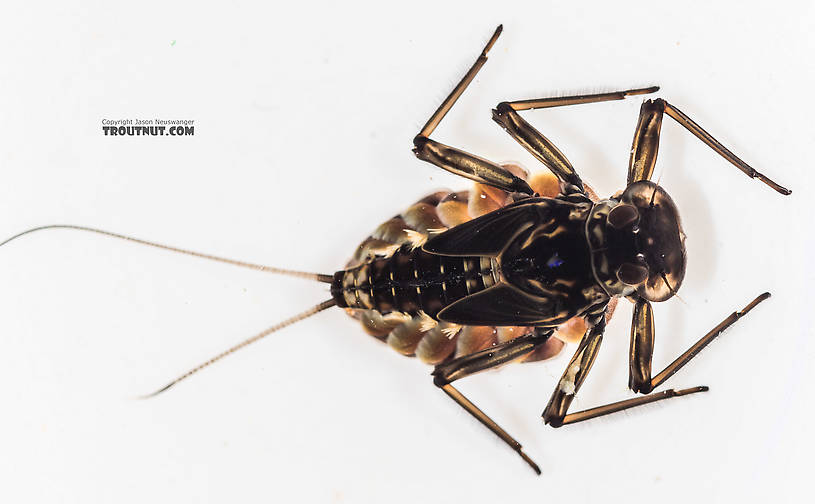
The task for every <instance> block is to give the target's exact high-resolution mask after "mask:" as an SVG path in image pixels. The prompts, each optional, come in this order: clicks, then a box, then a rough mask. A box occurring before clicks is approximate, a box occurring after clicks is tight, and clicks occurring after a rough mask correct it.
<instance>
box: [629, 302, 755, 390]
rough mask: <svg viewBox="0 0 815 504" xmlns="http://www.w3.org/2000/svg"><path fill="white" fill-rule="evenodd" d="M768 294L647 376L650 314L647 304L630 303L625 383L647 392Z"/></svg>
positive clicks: (651, 326) (651, 330) (651, 341)
mask: <svg viewBox="0 0 815 504" xmlns="http://www.w3.org/2000/svg"><path fill="white" fill-rule="evenodd" d="M769 297H770V293H769V292H765V293H763V294H761V295H760V296H758V297H756V298H755V299H753V300H752V301H751V302H750V304H748V305H747V306H745V307H744V308H742V309H741V310H740V311H736V312H733V313H731V314H730V315H729V316H728V317H727V318H725V319H724V320H723V321H721V322H720V323H719V324H718V325H717V326H716V327H714V328H713V329H711V330H710V332H708V333H707V334H705V335H704V336H702V338H701V339H700V340H699V341H697V342H696V343H694V344H693V346H691V347H690V348H689V349H688V350H687V351H686V352H685V353H683V354H682V355H680V356H679V357H677V358H676V360H674V361H673V362H672V363H671V364H669V365H668V366H667V367H666V368H665V369H663V370H662V371H661V372H660V373H659V374H657V375H656V376H655V377H654V378H653V379H652V378H651V355H652V353H653V347H654V315H653V310H652V309H651V304H650V303H649V302H648V301H646V300H644V299H639V300H637V303H636V305H635V306H634V320H633V322H632V326H631V352H630V355H629V378H628V386H629V388H631V390H633V391H634V392H640V393H643V394H647V393H649V392H651V391H652V390H654V389H655V388H657V387H658V386H660V385H661V384H662V383H663V382H664V381H665V380H667V379H668V378H670V377H671V376H673V375H674V373H676V372H677V371H679V370H680V369H682V367H683V366H684V365H685V364H687V363H688V362H690V360H691V359H693V358H694V357H696V355H697V354H698V353H699V352H701V351H702V349H703V348H705V347H706V346H707V345H708V343H710V342H711V341H713V340H714V339H715V338H716V337H717V336H718V335H720V334H721V333H722V332H724V330H725V329H727V328H728V327H730V326H731V325H733V324H734V323H736V321H737V320H739V319H740V318H741V317H743V316H744V315H746V314H747V313H748V312H749V311H750V310H752V309H753V308H754V307H755V306H756V305H757V304H759V303H760V302H762V301H764V300H765V299H767V298H769Z"/></svg>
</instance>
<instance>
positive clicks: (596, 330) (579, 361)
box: [543, 313, 708, 427]
mask: <svg viewBox="0 0 815 504" xmlns="http://www.w3.org/2000/svg"><path fill="white" fill-rule="evenodd" d="M587 322H589V324H594V325H593V326H592V327H591V328H590V329H589V330H587V331H586V335H585V336H583V340H582V341H581V342H580V346H579V347H578V348H577V351H576V352H575V354H574V357H572V360H571V361H570V362H569V366H568V367H567V368H566V371H565V372H564V373H563V377H561V379H560V381H559V382H558V386H557V388H556V389H555V391H554V393H553V394H552V398H551V399H549V404H547V405H546V409H545V410H544V411H543V421H544V422H545V423H547V424H549V425H551V426H552V427H560V426H562V425H567V424H573V423H577V422H582V421H584V420H589V419H591V418H596V417H599V416H603V415H608V414H609V413H615V412H617V411H622V410H626V409H629V408H633V407H635V406H641V405H643V404H648V403H652V402H654V401H661V400H663V399H669V398H671V397H679V396H683V395H688V394H693V393H695V392H704V391H706V390H708V389H707V387H704V386H703V387H693V388H688V389H683V390H666V391H665V392H662V393H659V394H652V395H648V396H644V397H637V398H634V399H627V400H625V401H619V402H615V403H610V404H605V405H603V406H598V407H596V408H591V409H587V410H583V411H578V412H577V413H568V411H569V406H570V405H571V403H572V400H573V399H574V395H575V393H577V391H578V390H579V389H580V386H581V385H582V384H583V382H584V381H585V379H586V376H587V375H588V373H589V370H590V369H591V366H592V364H594V359H595V357H597V351H598V350H599V349H600V342H601V341H602V340H603V331H604V330H605V326H606V322H605V317H604V316H603V314H602V313H601V314H599V316H598V315H593V316H591V317H590V319H589V320H587Z"/></svg>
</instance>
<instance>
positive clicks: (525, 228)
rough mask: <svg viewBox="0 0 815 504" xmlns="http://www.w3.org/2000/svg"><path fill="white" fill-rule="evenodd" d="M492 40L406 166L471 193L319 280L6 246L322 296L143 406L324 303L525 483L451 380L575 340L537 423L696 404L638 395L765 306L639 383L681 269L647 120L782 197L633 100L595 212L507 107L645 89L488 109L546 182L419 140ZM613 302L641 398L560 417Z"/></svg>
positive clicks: (376, 236)
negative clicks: (220, 274)
mask: <svg viewBox="0 0 815 504" xmlns="http://www.w3.org/2000/svg"><path fill="white" fill-rule="evenodd" d="M500 33H501V27H500V26H499V27H498V29H497V30H496V31H495V33H494V34H493V36H492V38H490V40H489V42H488V43H487V45H486V47H485V48H484V50H483V51H482V53H481V55H480V56H479V57H478V59H477V60H476V62H475V64H474V65H473V66H472V67H471V68H470V70H469V71H468V72H467V74H466V75H465V76H464V78H463V79H462V80H461V82H459V84H458V85H457V86H456V87H455V89H454V90H453V91H452V93H450V95H449V96H448V97H447V99H446V100H445V101H444V102H443V103H442V104H441V106H440V107H439V108H438V109H437V110H436V112H435V113H434V114H433V115H432V116H431V118H430V119H429V120H428V121H427V124H426V125H425V126H424V127H423V128H422V130H421V131H420V132H419V134H418V135H417V136H416V138H415V139H414V141H413V143H414V152H415V154H416V156H417V157H418V158H419V159H422V160H424V161H428V162H430V163H432V164H434V165H436V166H439V167H441V168H443V169H445V170H447V171H450V172H452V173H455V174H458V175H461V176H463V177H466V178H468V179H471V180H474V181H475V182H477V184H476V188H475V189H474V190H473V191H472V192H470V193H467V192H460V193H450V192H441V193H436V194H434V195H431V196H429V197H427V198H425V199H423V200H421V201H419V202H418V203H416V204H415V205H413V206H412V207H410V208H409V209H408V210H407V211H406V212H404V213H403V214H401V215H399V216H397V217H395V218H393V219H391V220H389V221H387V222H385V223H384V224H382V225H381V226H380V227H379V228H377V230H376V231H375V232H374V233H373V234H372V235H371V236H370V237H369V238H368V239H366V240H365V241H364V242H363V243H362V245H360V247H359V249H358V250H357V252H356V254H355V256H354V257H353V258H352V260H351V262H350V263H349V264H348V265H347V266H346V268H345V269H343V270H340V271H338V272H336V273H335V274H334V275H324V274H312V273H302V272H295V271H290V270H283V269H279V268H272V267H267V266H260V265H255V264H249V263H244V262H240V261H233V260H230V259H224V258H219V257H214V256H210V255H206V254H200V253H197V252H191V251H188V250H182V249H177V248H174V247H168V246H165V245H159V244H156V243H152V242H147V241H144V240H139V239H135V238H131V237H127V236H123V235H118V234H115V233H109V232H106V231H100V230H97V229H91V228H86V227H81V226H69V225H54V226H43V227H41V228H35V229H32V230H28V231H25V232H23V233H20V234H19V235H17V236H21V235H23V234H27V233H30V232H32V231H36V230H40V229H48V228H71V229H80V230H85V231H92V232H96V233H102V234H106V235H108V236H114V237H117V238H123V239H127V240H130V241H135V242H138V243H142V244H146V245H151V246H156V247H160V248H164V249H169V250H173V251H176V252H182V253H186V254H191V255H195V256H198V257H203V258H207V259H213V260H217V261H222V262H228V263H231V264H236V265H239V266H245V267H250V268H254V269H258V270H262V271H267V272H272V273H281V274H289V275H294V276H300V277H305V278H310V279H313V280H317V281H321V282H325V283H329V284H330V285H331V299H329V300H327V301H325V302H323V303H321V304H319V305H317V306H315V307H313V308H312V309H310V310H308V311H306V312H303V313H301V314H299V315H297V316H295V317H292V318H291V319H288V320H286V321H284V322H282V323H280V324H277V325H275V326H273V327H271V328H269V329H267V330H265V331H263V332H261V333H260V334H258V335H256V336H253V337H252V338H249V339H248V340H245V341H243V342H242V343H240V344H238V345H236V346H234V347H232V348H230V349H229V350H227V351H225V352H223V353H221V354H219V355H217V356H215V357H214V358H212V359H210V360H209V361H207V362H205V363H203V364H202V365H200V366H198V367H197V368H194V369H192V370H190V371H188V372H187V373H185V374H184V375H182V376H180V377H179V378H177V379H176V380H174V381H172V382H171V383H169V384H168V385H167V386H165V387H164V388H162V389H160V390H159V391H157V392H155V393H154V394H151V395H155V394H157V393H160V392H162V391H164V390H167V389H168V388H170V387H171V386H173V385H174V384H176V383H178V382H179V381H181V380H183V379H185V378H186V377H188V376H190V375H191V374H193V373H195V372H197V371H199V370H200V369H202V368H203V367H206V366H208V365H209V364H212V363H213V362H215V361H217V360H219V359H221V358H223V357H225V356H226V355H228V354H230V353H232V352H234V351H235V350H238V349H240V348H242V347H244V346H246V345H248V344H250V343H253V342H254V341H257V340H259V339H261V338H263V337H265V336H267V335H268V334H271V333H272V332H275V331H277V330H278V329H281V328H282V327H285V326H287V325H290V324H292V323H294V322H297V321H299V320H302V319H303V318H306V317H308V316H310V315H313V314H315V313H318V312H320V311H322V310H325V309H327V308H329V307H332V306H338V307H341V308H345V309H346V310H348V311H349V312H350V313H351V314H352V315H353V316H355V317H356V318H358V319H359V320H360V322H361V323H362V325H363V327H364V328H365V329H366V330H367V331H368V332H369V333H371V334H373V335H375V336H377V337H379V338H380V339H382V340H384V341H387V342H388V344H389V345H390V346H392V347H394V348H395V349H397V350H398V351H400V352H401V353H404V354H407V355H417V356H419V357H420V358H421V359H422V360H424V361H426V362H428V363H431V364H433V365H435V369H434V370H433V373H432V374H433V377H434V379H433V382H434V384H435V385H436V386H437V387H439V388H441V389H442V390H443V391H444V392H445V393H446V394H447V395H449V396H450V397H451V398H452V399H453V400H454V401H455V402H456V403H458V404H459V405H460V406H461V407H463V408H464V409H465V410H467V411H468V412H469V413H470V414H472V415H473V416H474V417H475V418H477V419H478V420H479V421H480V422H482V423H483V424H484V425H485V426H486V427H487V428H489V429H490V430H491V431H492V432H493V433H495V434H496V435H497V436H498V437H500V438H501V439H502V440H503V441H504V442H505V443H507V444H508V445H509V446H510V447H511V448H512V449H514V450H515V451H517V452H518V454H519V455H520V456H521V457H523V459H524V460H525V461H526V462H527V463H528V464H529V465H530V466H531V467H532V468H533V469H534V470H535V471H536V472H537V473H540V469H539V468H538V466H537V465H536V464H535V463H534V462H533V461H532V460H531V459H530V458H529V457H528V456H527V455H526V454H525V453H524V452H523V450H522V449H521V444H520V443H518V442H517V441H516V440H515V439H514V438H513V437H512V436H510V435H509V434H508V433H507V432H506V431H504V430H503V429H502V428H501V427H500V426H498V424H496V423H495V422H494V421H493V420H492V419H491V418H490V417H489V416H487V415H486V414H485V413H484V412H482V411H481V410H480V409H478V407H476V406H475V405H474V404H473V403H472V402H470V401H469V400H468V399H467V398H466V397H464V395H462V394H461V393H460V392H459V391H458V390H457V389H455V388H454V387H453V386H452V384H451V383H452V382H453V381H455V380H458V379H460V378H464V377H465V376H469V375H471V374H473V373H476V372H478V371H482V370H485V369H490V368H494V367H496V366H500V365H502V364H505V363H508V362H512V361H521V360H523V361H534V360H541V359H545V358H548V357H551V356H553V355H555V354H557V353H558V352H559V350H560V349H561V347H562V346H563V342H562V341H571V340H575V341H579V344H578V347H577V350H576V351H575V354H574V356H573V357H572V359H571V361H570V362H569V365H568V367H567V369H566V371H565V372H564V373H563V376H562V377H561V379H560V381H559V382H558V384H557V386H556V387H555V390H554V392H553V394H552V396H551V399H550V400H549V403H548V404H547V405H546V408H545V409H544V411H543V419H544V421H545V422H546V423H547V424H549V425H551V426H553V427H560V426H562V425H565V424H570V423H575V422H580V421H583V420H587V419H590V418H595V417H598V416H602V415H606V414H609V413H613V412H616V411H621V410H624V409H628V408H631V407H634V406H638V405H641V404H647V403H650V402H653V401H658V400H662V399H667V398H670V397H677V396H682V395H686V394H691V393H695V392H702V391H705V390H707V387H704V386H698V387H692V388H686V389H682V390H666V391H663V392H661V393H654V394H651V392H652V390H654V389H655V388H656V387H658V386H659V385H661V384H662V383H663V382H664V381H665V380H667V379H668V378H669V377H670V376H672V375H673V374H674V373H676V372H677V371H678V370H679V369H681V368H682V367H683V366H684V365H685V364H687V363H688V362H689V361H690V360H691V359H692V358H693V357H694V356H696V354H697V353H698V352H699V351H700V350H701V349H702V348H704V347H705V346H706V345H707V344H708V343H710V342H711V341H712V340H713V339H714V338H715V337H716V336H718V335H719V334H720V333H721V332H722V331H724V330H725V329H726V328H728V327H729V326H730V325H732V324H733V323H735V322H736V321H737V320H738V319H739V318H740V317H742V316H743V315H745V314H746V313H747V312H749V311H750V310H751V309H752V308H753V307H755V306H756V305H757V304H758V303H760V302H761V301H763V300H765V299H767V298H768V297H769V296H770V294H769V293H763V294H761V295H759V296H758V297H756V298H755V299H754V300H753V301H751V302H750V303H749V304H748V305H747V306H746V307H744V308H743V309H742V310H740V311H736V312H734V313H732V314H731V315H729V316H728V317H727V318H725V319H724V320H723V321H722V322H721V323H720V324H719V325H717V326H716V327H714V328H713V329H712V330H711V331H710V332H709V333H707V334H706V335H705V336H703V337H702V338H701V339H700V340H699V341H698V342H697V343H695V344H694V345H693V346H691V348H689V349H688V350H687V351H686V352H685V353H683V354H682V355H680V356H679V357H678V358H677V359H676V360H675V361H674V362H673V363H671V364H670V365H668V366H667V367H666V368H665V369H664V370H662V371H661V372H659V373H658V374H657V375H656V376H653V377H652V372H651V357H652V353H653V344H654V321H653V311H652V308H651V303H652V302H660V301H665V300H667V299H670V298H671V297H673V296H674V295H675V294H676V292H677V291H678V290H679V287H680V286H681V284H682V279H683V277H684V275H685V264H686V253H685V245H684V241H685V235H684V233H683V231H682V226H681V223H680V219H679V213H678V210H677V207H676V205H675V204H674V202H673V200H672V199H671V197H670V196H669V195H668V193H667V192H666V191H665V190H664V189H663V188H662V187H660V186H659V185H657V184H655V183H654V182H652V181H651V180H650V178H651V176H652V174H653V171H654V164H655V162H656V157H657V150H658V146H659V134H660V128H661V124H662V117H663V115H664V114H667V115H669V116H670V117H672V118H673V119H675V120H676V121H677V122H678V123H679V124H680V125H682V126H683V127H684V128H686V129H687V130H688V131H690V132H691V133H693V134H694V135H695V136H696V137H698V138H699V139H700V140H702V141H703V142H705V143H706V144H707V145H709V146H710V147H711V148H712V149H713V150H714V151H716V152H717V153H718V154H719V155H721V156H722V157H724V158H725V159H727V160H728V161H729V162H731V163H732V164H734V165H735V166H736V167H737V168H739V169H740V170H742V171H743V172H744V173H745V174H747V175H748V176H750V177H752V178H758V179H759V180H761V181H762V182H764V183H765V184H767V185H769V186H770V187H772V188H773V189H775V190H776V191H778V192H779V193H781V194H785V195H786V194H790V191H789V190H787V189H785V188H784V187H782V186H780V185H778V184H776V183H775V182H773V181H772V180H770V179H768V178H767V177H765V176H764V175H762V174H761V173H759V172H757V171H756V170H754V169H753V168H751V167H750V166H748V165H747V164H746V163H744V162H743V161H742V160H741V159H739V158H738V157H736V156H735V155H734V154H733V153H732V152H730V151H729V150H727V149H726V148H725V147H724V146H723V145H721V144H720V143H719V142H718V141H717V140H715V139H714V138H713V137H712V136H710V135H709V134H708V133H707V132H706V131H705V130H703V129H702V128H701V127H700V126H699V125H697V124H696V123H695V122H693V121H692V120H691V119H690V118H688V117H687V116H686V115H684V114H683V113H682V112H680V111H679V110H678V109H677V108H676V107H674V106H673V105H671V104H669V103H668V102H666V101H664V100H662V99H656V100H646V101H645V102H644V103H643V105H642V108H641V111H640V117H639V122H638V124H637V128H636V131H635V134H634V144H633V148H632V151H631V159H630V162H629V169H628V181H627V187H626V188H625V190H623V191H622V192H620V193H618V194H617V195H615V196H612V197H611V198H608V199H603V200H599V199H598V198H597V197H596V196H595V195H594V194H593V192H592V191H591V190H590V189H589V188H588V187H587V186H585V185H584V184H583V182H582V181H581V179H580V177H579V176H578V175H577V173H576V172H575V171H574V169H573V168H572V165H571V164H570V163H569V161H568V160H567V159H566V157H565V156H564V155H563V154H562V153H561V152H560V151H559V150H558V149H557V147H555V146H554V145H553V144H552V143H551V142H550V141H549V140H548V139H547V138H546V137H544V136H543V135H542V134H541V133H540V132H538V131H537V130H536V129H535V128H534V127H532V126H531V125H530V124H529V123H528V122H526V121H525V120H524V119H523V118H521V116H520V115H519V112H520V111H523V110H530V109H539V108H548V107H560V106H565V105H575V104H580V103H594V102H602V101H609V100H621V99H623V98H625V97H626V96H631V95H640V94H648V93H653V92H656V91H657V90H658V88H657V87H650V88H642V89H632V90H626V91H619V92H613V93H603V94H593V95H581V96H567V97H560V98H544V99H535V100H522V101H513V102H502V103H499V104H498V106H497V107H496V108H495V110H493V119H494V120H495V121H496V122H497V123H498V124H500V125H501V127H503V128H504V130H506V132H507V133H509V134H510V136H511V137H512V138H514V139H515V140H516V141H518V142H519V143H520V144H521V145H523V147H524V148H525V149H526V150H528V151H529V152H530V153H531V154H532V155H533V156H535V157H536V158H537V159H539V160H540V161H541V162H542V163H543V164H544V165H545V166H546V167H547V168H548V169H549V170H550V171H551V174H540V175H535V176H532V177H529V176H528V175H527V174H526V172H524V171H523V170H522V169H521V168H519V167H517V166H514V165H498V164H495V163H493V162H491V161H488V160H486V159H483V158H480V157H477V156H474V155H472V154H468V153H466V152H464V151H462V150H459V149H456V148H454V147H450V146H447V145H443V144H441V143H439V142H437V141H435V140H432V139H430V138H429V137H430V135H431V134H432V133H433V131H434V130H435V128H436V127H437V126H438V124H439V122H440V121H441V120H442V118H443V117H444V116H445V115H446V114H447V112H448V111H449V110H450V109H451V108H452V106H453V104H454V103H455V102H456V100H457V99H458V98H459V96H461V94H462V93H463V92H464V90H465V89H466V87H467V86H468V85H469V84H470V82H472V80H473V78H474V77H475V75H476V73H477V72H478V71H479V70H480V68H481V67H482V66H483V65H484V63H485V62H486V60H487V52H488V51H489V50H490V48H491V47H492V46H493V44H494V43H495V42H496V40H497V39H498V36H499V35H500ZM17 236H15V237H13V238H10V239H9V240H6V242H3V243H2V244H0V245H3V244H5V243H7V242H8V241H10V240H12V239H14V238H16V237H17ZM622 297H625V298H628V299H629V300H631V301H632V302H633V303H634V315H633V322H632V328H631V347H630V354H629V387H630V388H631V390H633V391H634V392H637V393H642V394H646V395H644V396H643V397H639V398H635V399H628V400H624V401H620V402H616V403H612V404H607V405H604V406H599V407H596V408H591V409H588V410H584V411H580V412H576V413H569V411H568V410H569V406H570V404H571V402H572V400H573V399H574V396H575V393H576V392H577V391H578V390H579V389H580V386H581V385H582V384H583V382H584V381H585V379H586V376H587V375H588V372H589V370H590V369H591V367H592V363H593V362H594V359H595V357H596V356H597V352H598V350H599V348H600V342H601V341H602V338H603V332H604V329H605V327H606V321H607V318H608V317H609V316H610V312H611V311H612V310H613V307H614V305H615V304H616V301H617V299H618V298H622ZM575 336H577V337H575Z"/></svg>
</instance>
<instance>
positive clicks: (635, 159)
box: [628, 98, 792, 195]
mask: <svg viewBox="0 0 815 504" xmlns="http://www.w3.org/2000/svg"><path fill="white" fill-rule="evenodd" d="M663 113H666V114H668V115H669V116H670V117H672V118H673V119H674V120H675V121H676V122H678V123H679V124H680V125H681V126H682V127H683V128H685V129H686V130H688V131H690V132H691V133H692V134H693V135H694V136H696V137H697V138H698V139H699V140H701V141H702V142H704V143H706V144H707V145H708V146H709V147H710V148H711V149H713V150H714V151H716V153H717V154H719V155H720V156H722V157H723V158H725V159H726V160H728V161H729V162H730V163H732V164H733V165H734V166H735V167H736V168H738V169H739V170H741V171H743V172H744V174H745V175H747V176H748V177H750V178H757V179H759V180H760V181H762V182H764V183H765V184H767V185H768V186H770V187H771V188H773V189H774V190H776V191H777V192H779V193H781V194H784V195H787V194H790V193H791V192H792V191H790V190H789V189H787V188H785V187H783V186H781V185H779V184H777V183H776V182H774V181H772V180H770V179H769V178H767V176H765V175H764V174H762V173H759V172H758V171H757V170H756V169H755V168H753V167H751V166H750V165H748V164H747V163H745V162H744V161H742V160H741V159H739V157H738V156H736V155H735V154H733V153H732V152H730V150H728V149H727V147H725V146H724V145H722V144H721V143H720V142H719V141H718V140H716V139H715V138H713V137H712V136H711V135H710V133H708V132H707V131H705V130H704V129H703V128H702V127H701V126H699V125H698V124H696V123H695V122H694V121H693V120H692V119H691V118H690V117H688V116H686V115H685V114H684V113H682V111H681V110H679V109H678V108H676V107H674V106H673V105H671V104H670V103H668V102H666V101H665V100H663V99H661V98H660V99H656V100H646V101H645V102H644V103H643V104H642V108H641V109H640V117H639V122H638V123H637V129H636V131H635V133H634V144H633V146H632V149H631V159H630V161H629V165H628V183H629V184H631V183H632V182H636V181H638V180H649V179H650V178H651V175H652V174H653V172H654V163H655V162H656V158H657V151H658V149H659V132H660V126H661V124H662V115H663Z"/></svg>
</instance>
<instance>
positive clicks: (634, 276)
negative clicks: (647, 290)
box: [617, 263, 648, 285]
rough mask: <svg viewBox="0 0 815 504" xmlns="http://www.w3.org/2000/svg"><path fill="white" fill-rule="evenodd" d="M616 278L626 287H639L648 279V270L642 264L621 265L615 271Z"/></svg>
mask: <svg viewBox="0 0 815 504" xmlns="http://www.w3.org/2000/svg"><path fill="white" fill-rule="evenodd" d="M617 278H619V279H620V281H621V282H622V283H625V284H628V285H639V284H641V283H642V282H644V281H645V279H646V278H648V268H647V267H645V266H644V265H642V264H632V263H623V264H622V266H620V267H619V268H618V269H617Z"/></svg>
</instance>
